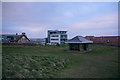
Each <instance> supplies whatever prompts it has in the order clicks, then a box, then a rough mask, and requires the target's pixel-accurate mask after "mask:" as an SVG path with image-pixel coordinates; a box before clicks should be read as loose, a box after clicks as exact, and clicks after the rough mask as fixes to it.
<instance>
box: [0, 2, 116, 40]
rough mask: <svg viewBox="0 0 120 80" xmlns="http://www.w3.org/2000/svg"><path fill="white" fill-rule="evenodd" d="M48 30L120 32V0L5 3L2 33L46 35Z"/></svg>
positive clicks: (89, 33)
mask: <svg viewBox="0 0 120 80" xmlns="http://www.w3.org/2000/svg"><path fill="white" fill-rule="evenodd" d="M48 30H65V31H67V34H68V38H73V37H74V36H77V35H80V36H116V35H118V3H117V2H2V33H3V34H16V33H18V34H21V33H22V32H25V33H26V35H27V36H28V37H29V38H45V37H47V31H48Z"/></svg>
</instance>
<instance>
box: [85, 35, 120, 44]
mask: <svg viewBox="0 0 120 80" xmlns="http://www.w3.org/2000/svg"><path fill="white" fill-rule="evenodd" d="M85 38H86V39H89V40H92V41H93V42H94V43H103V44H108V45H120V43H119V42H120V36H100V37H94V36H86V37H85Z"/></svg>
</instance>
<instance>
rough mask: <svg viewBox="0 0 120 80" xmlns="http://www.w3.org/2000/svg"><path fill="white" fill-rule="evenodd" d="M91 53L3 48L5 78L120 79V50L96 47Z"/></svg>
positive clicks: (64, 48) (50, 48)
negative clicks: (119, 53)
mask: <svg viewBox="0 0 120 80" xmlns="http://www.w3.org/2000/svg"><path fill="white" fill-rule="evenodd" d="M90 47H91V48H92V50H91V51H89V52H77V51H69V50H68V46H66V45H60V46H49V45H47V46H34V47H33V46H3V53H2V55H3V77H4V78H15V77H18V78H118V62H119V61H118V59H117V58H118V54H117V51H118V48H117V47H112V46H102V45H93V46H90Z"/></svg>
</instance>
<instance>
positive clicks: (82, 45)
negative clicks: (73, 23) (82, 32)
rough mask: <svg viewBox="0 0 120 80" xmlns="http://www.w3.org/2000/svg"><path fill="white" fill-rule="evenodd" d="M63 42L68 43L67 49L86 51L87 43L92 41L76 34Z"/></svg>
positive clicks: (87, 48)
mask: <svg viewBox="0 0 120 80" xmlns="http://www.w3.org/2000/svg"><path fill="white" fill-rule="evenodd" d="M65 43H67V44H69V50H77V51H87V50H89V47H88V45H89V44H90V43H93V41H90V40H88V39H85V38H84V37H82V36H76V37H74V38H72V39H70V40H68V41H66V42H65Z"/></svg>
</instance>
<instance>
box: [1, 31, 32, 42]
mask: <svg viewBox="0 0 120 80" xmlns="http://www.w3.org/2000/svg"><path fill="white" fill-rule="evenodd" d="M2 42H3V43H5V42H14V43H29V42H30V40H29V39H28V38H27V36H26V35H25V33H22V34H21V35H18V34H17V33H16V34H2Z"/></svg>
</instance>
